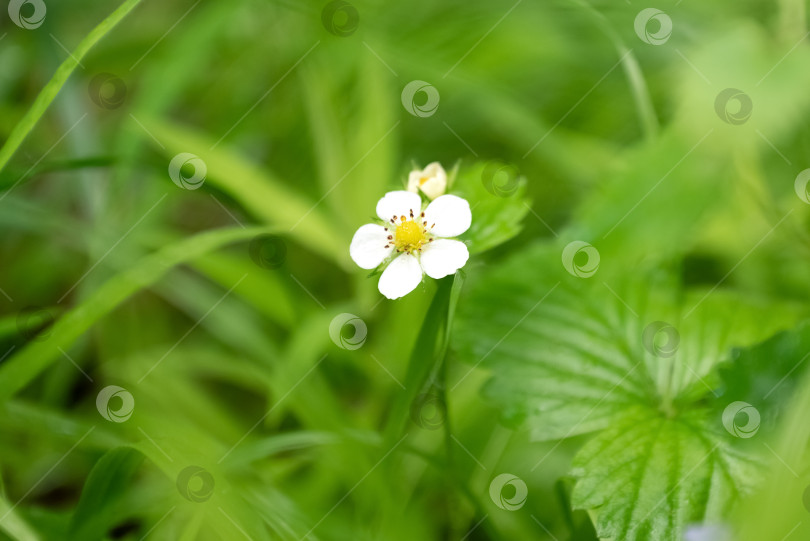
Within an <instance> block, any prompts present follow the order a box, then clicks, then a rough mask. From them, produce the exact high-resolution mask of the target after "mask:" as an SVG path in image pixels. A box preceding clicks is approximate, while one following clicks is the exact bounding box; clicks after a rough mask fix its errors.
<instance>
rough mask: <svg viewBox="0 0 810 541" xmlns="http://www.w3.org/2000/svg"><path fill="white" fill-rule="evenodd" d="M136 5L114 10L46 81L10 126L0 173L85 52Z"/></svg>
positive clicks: (134, 0)
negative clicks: (12, 126) (27, 107)
mask: <svg viewBox="0 0 810 541" xmlns="http://www.w3.org/2000/svg"><path fill="white" fill-rule="evenodd" d="M140 2H141V0H126V2H124V3H123V4H121V6H120V7H119V8H118V9H116V10H115V11H113V12H112V14H110V15H109V16H108V17H107V18H106V19H104V20H103V21H101V23H100V24H99V25H98V26H96V27H95V28H94V29H93V30H91V31H90V33H89V34H87V36H86V37H85V38H84V39H83V40H82V41H81V42H80V43H79V45H78V46H77V47H76V49H75V50H74V51H73V54H71V55H69V56H68V58H67V59H66V60H65V61H64V62H62V64H61V65H60V66H59V67H58V68H57V70H56V73H54V75H53V77H51V80H50V81H48V84H47V85H45V88H43V89H42V91H40V93H39V95H38V96H37V98H36V100H34V103H33V105H31V107H30V108H29V109H28V111H27V112H26V113H25V115H24V116H23V117H22V119H21V120H20V121H19V122H18V123H17V125H16V126H14V129H13V130H12V131H11V134H10V135H9V136H8V140H7V141H6V143H5V144H4V145H3V148H2V149H0V171H2V170H3V168H4V167H5V166H6V164H7V163H8V161H9V160H10V159H11V157H12V156H13V155H14V153H15V152H16V151H17V149H18V148H19V147H20V145H21V144H22V142H23V141H24V140H25V138H26V137H27V136H28V134H29V133H31V130H32V129H34V126H35V125H36V123H37V122H39V119H40V118H42V115H43V114H45V111H46V110H47V109H48V106H49V105H50V104H51V103H52V102H53V100H54V99H55V98H56V95H57V94H59V91H60V90H61V89H62V87H63V86H64V85H65V82H67V80H68V77H70V74H71V73H73V70H75V69H76V66H78V65H79V62H81V60H82V58H84V56H85V55H86V54H87V52H88V51H89V50H90V49H91V48H93V46H94V45H95V44H96V43H97V42H98V41H100V40H101V38H103V37H104V36H105V35H106V34H107V33H108V32H109V31H110V30H112V29H113V27H114V26H115V25H117V24H118V23H119V22H120V21H121V19H123V18H124V17H125V16H126V15H127V14H128V13H129V12H130V11H132V10H133V9H134V8H135V6H137V5H138V4H139V3H140Z"/></svg>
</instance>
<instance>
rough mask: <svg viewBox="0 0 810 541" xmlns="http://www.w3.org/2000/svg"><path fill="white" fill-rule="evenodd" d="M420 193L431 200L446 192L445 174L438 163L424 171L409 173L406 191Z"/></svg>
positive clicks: (431, 164)
mask: <svg viewBox="0 0 810 541" xmlns="http://www.w3.org/2000/svg"><path fill="white" fill-rule="evenodd" d="M420 190H421V191H422V193H424V194H425V195H426V196H428V198H429V199H431V200H433V199H436V198H437V197H439V196H440V195H443V194H444V192H445V191H447V173H446V172H445V170H444V168H443V167H442V165H441V164H440V163H439V162H433V163H430V164H428V165H427V167H425V168H424V169H422V170H421V171H420V170H418V169H417V170H415V171H411V172H410V174H409V175H408V191H409V192H414V193H419V191H420Z"/></svg>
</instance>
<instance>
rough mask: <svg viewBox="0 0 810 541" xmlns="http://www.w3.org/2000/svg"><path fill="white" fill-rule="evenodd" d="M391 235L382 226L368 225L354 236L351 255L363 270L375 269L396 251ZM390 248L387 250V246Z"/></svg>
mask: <svg viewBox="0 0 810 541" xmlns="http://www.w3.org/2000/svg"><path fill="white" fill-rule="evenodd" d="M388 235H390V233H389V232H388V231H386V230H385V228H384V227H383V226H381V225H375V224H366V225H364V226H362V227H361V228H360V229H358V230H357V232H356V233H355V234H354V237H353V238H352V244H351V246H349V255H351V256H352V259H353V260H354V262H355V263H357V265H358V266H359V267H360V268H361V269H373V268H376V267H377V266H378V265H379V264H380V263H382V262H383V260H385V258H386V257H388V256H389V255H390V254H391V252H392V251H393V249H394V246H393V244H391V243H389V241H388ZM386 244H387V245H388V248H385V245H386Z"/></svg>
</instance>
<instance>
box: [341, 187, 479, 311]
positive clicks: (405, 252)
mask: <svg viewBox="0 0 810 541" xmlns="http://www.w3.org/2000/svg"><path fill="white" fill-rule="evenodd" d="M377 216H378V217H379V218H380V220H382V222H383V224H384V225H378V224H366V225H364V226H361V227H360V229H358V230H357V232H356V233H355V234H354V238H352V243H351V246H350V247H349V254H350V255H351V258H352V259H353V260H354V262H355V263H357V265H358V266H360V268H363V269H374V268H377V267H379V266H380V265H382V264H383V263H387V266H386V267H385V270H383V273H382V276H380V281H379V284H378V288H379V290H380V293H382V294H383V295H384V296H385V297H387V298H389V299H398V298H400V297H403V296H405V295H407V294H408V293H410V292H411V291H413V290H414V289H416V286H418V285H419V284H420V283H421V282H422V278H423V276H424V275H425V274H427V275H428V276H430V277H431V278H434V279H439V278H444V277H445V276H448V275H450V274H453V273H455V272H456V271H457V270H458V269H460V268H461V267H463V266H464V265H465V264H466V263H467V259H469V257H470V254H469V251H468V250H467V246H466V245H465V244H464V243H463V242H461V241H459V240H453V239H452V237H457V236H459V235H461V234H462V233H464V232H465V231H467V229H469V227H470V223H471V222H472V213H471V211H470V204H469V203H467V201H466V200H465V199H462V198H461V197H458V196H455V195H440V196H438V197H436V199H434V200H433V201H432V202H431V203H430V204H429V205H428V206H427V208H425V209H424V210H422V199H421V197H419V195H417V194H415V193H413V192H408V191H395V192H388V193H387V194H385V196H384V197H383V198H382V199H380V201H379V202H378V203H377Z"/></svg>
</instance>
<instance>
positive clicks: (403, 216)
mask: <svg viewBox="0 0 810 541" xmlns="http://www.w3.org/2000/svg"><path fill="white" fill-rule="evenodd" d="M399 218H400V220H402V221H403V222H404V221H405V215H404V214H403V215H402V216H400V217H399Z"/></svg>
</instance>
